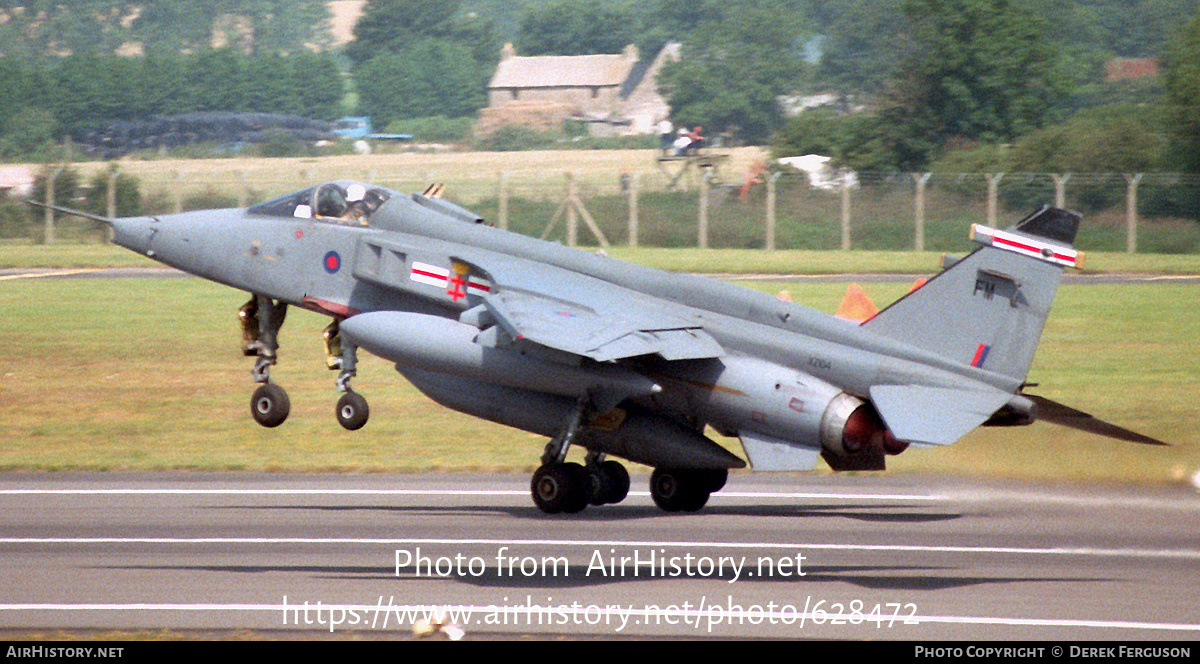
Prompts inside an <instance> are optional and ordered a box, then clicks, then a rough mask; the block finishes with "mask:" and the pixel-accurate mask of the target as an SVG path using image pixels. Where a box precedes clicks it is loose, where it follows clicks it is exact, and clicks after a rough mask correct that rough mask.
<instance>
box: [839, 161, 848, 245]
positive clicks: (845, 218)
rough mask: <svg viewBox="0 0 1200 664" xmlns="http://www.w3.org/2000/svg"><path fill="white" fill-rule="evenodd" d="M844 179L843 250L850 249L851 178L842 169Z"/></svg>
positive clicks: (841, 174)
mask: <svg viewBox="0 0 1200 664" xmlns="http://www.w3.org/2000/svg"><path fill="white" fill-rule="evenodd" d="M840 176H841V180H842V251H849V250H850V178H849V177H847V173H846V171H845V170H842V171H840Z"/></svg>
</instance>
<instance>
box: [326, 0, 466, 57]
mask: <svg viewBox="0 0 1200 664" xmlns="http://www.w3.org/2000/svg"><path fill="white" fill-rule="evenodd" d="M461 4H462V0H367V4H366V5H365V6H364V7H363V14H362V17H361V18H359V19H358V22H357V23H355V24H354V41H353V42H352V43H350V44H349V45H348V46H347V47H346V55H347V57H349V58H350V59H351V60H353V61H354V62H355V63H357V64H362V63H364V62H366V61H368V60H370V59H372V58H375V57H378V56H380V55H382V54H384V53H385V52H390V53H398V52H400V51H401V50H403V49H404V48H405V47H406V46H407V45H408V44H410V43H412V42H413V41H416V40H419V39H422V38H425V37H437V38H445V37H451V36H453V35H454V34H455V17H456V16H457V14H458V10H459V6H460V5H461Z"/></svg>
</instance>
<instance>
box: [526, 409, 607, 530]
mask: <svg viewBox="0 0 1200 664" xmlns="http://www.w3.org/2000/svg"><path fill="white" fill-rule="evenodd" d="M587 406H588V399H587V397H584V398H581V399H580V400H579V403H578V404H577V405H576V406H575V410H574V411H573V412H572V413H571V417H570V420H569V421H568V422H567V428H566V430H565V431H563V433H562V434H560V435H559V436H556V437H555V438H553V439H552V440H551V441H550V442H549V443H547V444H546V451H545V453H543V454H542V465H541V466H539V467H538V469H537V470H535V471H533V479H532V480H531V481H530V483H529V489H530V493H532V494H533V502H534V504H536V505H537V506H538V509H540V510H542V511H543V512H545V513H547V514H556V513H558V512H566V513H568V514H574V513H575V512H580V511H583V508H585V507H587V506H588V505H606V504H614V503H619V502H621V501H622V500H625V496H627V495H628V494H629V472H628V471H626V470H625V466H622V465H621V464H619V463H617V462H616V461H606V460H605V459H604V455H603V454H601V453H598V452H591V451H589V452H588V455H587V458H586V460H585V464H582V465H581V464H578V463H575V462H569V461H566V460H565V459H566V456H567V450H568V449H569V448H570V447H571V443H572V442H573V441H574V439H575V436H576V433H577V432H578V430H579V426H580V423H581V422H582V420H583V417H584V414H585V413H586V412H587Z"/></svg>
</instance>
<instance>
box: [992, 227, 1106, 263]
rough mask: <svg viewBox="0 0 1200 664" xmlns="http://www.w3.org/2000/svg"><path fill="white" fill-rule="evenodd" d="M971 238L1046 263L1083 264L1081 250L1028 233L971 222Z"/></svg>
mask: <svg viewBox="0 0 1200 664" xmlns="http://www.w3.org/2000/svg"><path fill="white" fill-rule="evenodd" d="M971 239H972V240H974V241H976V242H978V243H980V244H988V245H991V246H993V247H997V248H1000V249H1007V250H1008V251H1015V252H1016V253H1018V254H1024V255H1026V256H1032V257H1033V258H1040V259H1042V260H1044V261H1046V262H1047V263H1054V264H1055V265H1063V266H1066V267H1075V268H1077V267H1079V266H1081V265H1083V252H1082V251H1076V250H1075V249H1070V248H1068V247H1063V246H1061V245H1057V244H1051V243H1049V242H1042V241H1041V240H1038V239H1036V238H1031V237H1029V236H1028V235H1020V234H1017V233H1010V232H1008V231H1001V230H996V229H995V228H989V227H987V226H981V225H979V224H971Z"/></svg>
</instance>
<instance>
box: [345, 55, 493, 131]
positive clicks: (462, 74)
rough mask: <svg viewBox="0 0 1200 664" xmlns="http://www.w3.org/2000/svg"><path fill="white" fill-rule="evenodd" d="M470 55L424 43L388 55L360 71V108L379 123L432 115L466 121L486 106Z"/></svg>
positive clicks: (377, 58)
mask: <svg viewBox="0 0 1200 664" xmlns="http://www.w3.org/2000/svg"><path fill="white" fill-rule="evenodd" d="M470 54H471V50H470V48H469V47H467V46H466V45H464V44H459V43H457V42H453V41H448V40H441V39H426V40H424V41H421V42H419V43H417V44H414V45H412V46H410V47H408V48H405V49H403V50H401V51H400V52H398V53H395V54H392V53H385V54H384V55H381V56H379V57H376V58H374V59H372V60H371V61H369V62H367V63H366V64H364V65H363V66H362V67H360V68H359V70H358V74H357V75H356V77H355V78H356V81H357V84H358V95H359V109H360V110H361V111H362V112H364V113H365V114H368V115H371V116H372V117H373V118H374V120H375V122H376V124H377V125H378V126H381V127H385V126H387V125H388V124H389V123H390V122H392V121H394V120H402V119H409V118H417V117H426V116H430V115H438V114H441V115H446V116H447V117H452V118H456V117H462V116H464V115H470V114H473V113H475V112H476V111H478V110H479V109H480V108H481V107H482V106H483V105H484V104H485V103H486V101H487V99H486V95H485V93H484V80H483V79H482V78H481V72H480V70H479V69H478V68H477V67H475V66H474V63H473V62H472V61H471V55H470Z"/></svg>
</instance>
